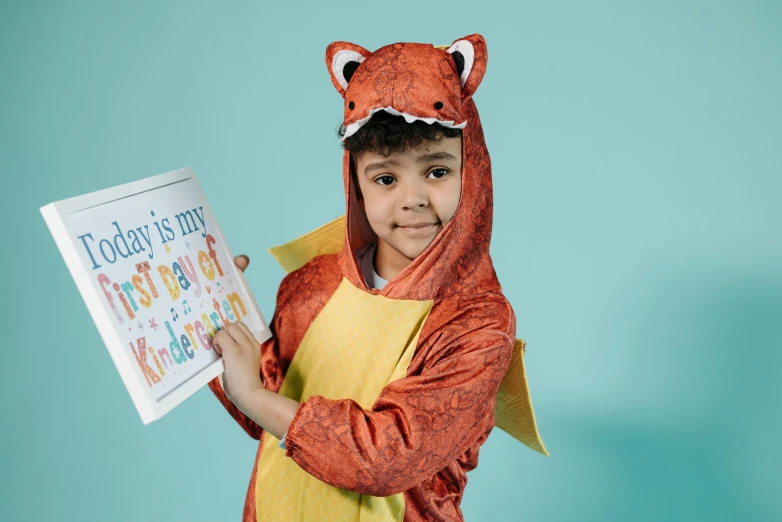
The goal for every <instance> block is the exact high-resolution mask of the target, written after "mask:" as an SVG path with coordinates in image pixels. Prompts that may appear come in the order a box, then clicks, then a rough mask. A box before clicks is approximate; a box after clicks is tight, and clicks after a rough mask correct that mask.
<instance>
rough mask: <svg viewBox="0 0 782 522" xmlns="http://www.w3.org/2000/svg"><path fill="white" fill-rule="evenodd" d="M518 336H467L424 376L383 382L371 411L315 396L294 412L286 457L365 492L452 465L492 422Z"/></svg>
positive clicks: (408, 483)
mask: <svg viewBox="0 0 782 522" xmlns="http://www.w3.org/2000/svg"><path fill="white" fill-rule="evenodd" d="M513 342H514V340H513V339H512V338H511V337H510V336H509V335H507V334H506V333H504V332H501V331H497V330H488V329H485V330H475V331H472V332H470V333H466V334H464V335H462V336H460V337H458V338H457V339H456V340H454V341H452V342H451V343H449V345H448V346H446V347H444V349H442V350H438V353H446V354H447V355H445V356H442V357H438V358H437V361H436V362H434V363H432V364H431V365H430V366H428V367H424V368H423V370H422V372H421V374H420V375H414V376H409V377H405V378H402V379H399V380H396V381H393V382H391V383H389V384H388V385H386V387H385V388H384V389H383V391H382V392H381V394H380V396H379V397H378V399H377V401H376V402H375V404H374V406H373V408H372V410H364V409H362V407H361V406H360V405H359V404H358V403H356V402H355V401H353V400H351V399H342V400H330V399H327V398H324V397H321V396H312V397H310V398H309V399H308V400H307V401H306V402H305V403H303V404H302V405H301V406H300V407H299V409H298V410H297V412H296V415H295V416H294V418H293V421H292V422H291V425H290V427H289V429H288V433H287V436H286V446H287V450H286V455H287V456H289V457H291V458H293V460H294V461H296V462H297V463H298V464H299V466H301V467H302V468H303V469H304V470H305V471H307V472H308V473H310V474H311V475H314V476H315V477H317V478H318V479H320V480H322V481H323V482H326V483H328V484H331V485H333V486H336V487H339V488H343V489H347V490H350V491H354V492H356V493H359V494H363V495H372V496H388V495H393V494H396V493H400V492H402V491H406V490H408V489H410V488H411V487H413V486H416V485H417V484H420V483H421V482H423V481H424V480H426V479H428V478H430V477H431V476H432V475H434V474H435V473H437V472H438V471H440V470H441V469H443V468H444V467H446V466H447V465H448V464H449V463H451V462H453V461H454V460H455V459H456V458H457V457H458V456H459V455H461V454H463V453H464V452H465V451H467V449H469V448H470V447H471V446H472V445H473V444H474V443H475V442H476V441H477V440H478V439H479V438H480V437H481V436H482V435H483V434H484V433H485V432H486V430H487V429H489V428H491V427H493V426H494V405H495V400H496V395H497V390H498V388H499V386H500V382H501V381H502V378H503V376H504V375H505V372H506V371H507V369H508V365H509V364H510V359H511V355H512V351H513Z"/></svg>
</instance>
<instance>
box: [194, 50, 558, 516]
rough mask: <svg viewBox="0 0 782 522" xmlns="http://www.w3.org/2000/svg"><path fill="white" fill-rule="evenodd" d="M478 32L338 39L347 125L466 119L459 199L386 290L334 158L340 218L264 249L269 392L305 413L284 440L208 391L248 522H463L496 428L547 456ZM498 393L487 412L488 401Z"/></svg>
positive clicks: (331, 64) (332, 67) (362, 218)
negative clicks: (246, 468) (229, 440)
mask: <svg viewBox="0 0 782 522" xmlns="http://www.w3.org/2000/svg"><path fill="white" fill-rule="evenodd" d="M486 62H487V54H486V44H485V41H484V39H483V37H481V36H480V35H477V34H476V35H471V36H467V37H465V38H461V39H459V40H456V41H455V42H454V43H453V45H451V46H450V47H446V46H441V47H434V46H432V45H429V44H419V43H396V44H393V45H388V46H385V47H382V48H380V49H378V50H377V51H375V52H373V53H370V52H369V51H367V50H365V49H363V48H362V47H360V46H358V45H354V44H351V43H347V42H334V43H332V44H330V45H329V46H328V48H327V49H326V64H327V66H328V69H329V72H330V74H331V79H332V82H333V83H334V86H335V87H336V88H337V90H338V91H339V93H340V94H341V95H342V96H343V98H344V101H345V113H344V114H345V127H346V136H348V135H351V134H353V133H355V132H356V131H358V130H359V129H360V128H361V126H362V125H363V124H364V123H366V122H367V121H368V120H369V118H370V117H371V116H372V114H373V113H375V112H377V111H380V110H386V111H388V112H391V113H393V114H401V115H403V116H404V117H405V118H406V120H407V121H408V122H412V121H415V120H424V121H426V122H427V123H430V124H431V123H433V122H435V121H436V122H438V124H441V125H445V126H450V127H457V128H463V129H464V130H463V146H462V192H461V199H460V201H459V206H458V208H457V210H456V213H455V214H454V216H453V218H452V219H451V221H449V222H448V223H447V224H446V225H445V227H444V228H443V230H442V231H441V233H440V234H439V235H438V236H437V237H436V238H435V239H434V240H433V241H432V243H431V244H430V245H429V246H428V247H427V249H426V250H425V251H424V252H423V253H422V254H421V255H420V256H418V257H417V258H416V259H415V260H414V261H413V262H412V263H411V264H410V265H409V266H407V267H406V268H405V269H404V270H402V271H401V272H400V273H399V274H398V275H397V276H395V277H394V278H392V279H391V280H390V281H389V282H388V283H387V285H386V286H385V287H384V288H383V289H382V290H377V289H369V288H367V285H366V283H365V281H364V279H363V277H362V275H361V270H360V267H359V266H358V264H357V261H356V256H355V255H354V252H355V251H356V250H358V249H359V248H361V247H362V246H363V245H366V244H368V243H370V242H375V241H376V240H377V238H376V236H375V234H374V232H373V231H372V229H371V228H370V226H369V223H368V221H367V218H366V215H365V214H364V213H363V212H362V211H361V210H360V207H359V206H358V204H357V197H356V188H355V187H354V186H353V184H352V179H351V178H352V177H351V175H350V170H349V152H347V151H345V152H344V155H343V163H342V167H343V171H342V180H343V183H344V188H345V198H346V214H345V216H342V217H340V218H338V219H336V220H334V221H332V222H330V223H327V224H326V225H324V226H322V227H320V228H318V229H316V230H314V231H313V232H310V233H309V234H306V235H305V236H302V237H300V238H298V239H296V240H295V241H293V242H291V243H288V244H286V245H283V246H281V247H277V248H274V249H271V252H272V254H273V255H275V257H277V259H278V260H279V261H280V263H281V264H282V266H283V268H284V269H286V270H287V271H288V272H289V273H288V275H287V276H286V277H285V278H284V279H283V281H282V283H281V284H280V287H279V291H278V294H277V306H276V309H275V313H274V317H273V318H272V321H271V323H270V327H271V330H272V332H273V334H274V335H273V337H272V338H271V339H269V340H268V341H266V342H265V343H263V344H262V345H261V352H262V363H261V368H260V374H261V378H262V380H263V383H264V385H265V387H266V388H267V389H269V390H272V391H275V392H278V393H280V394H283V395H285V396H288V397H291V398H293V399H295V400H297V401H299V402H301V403H302V404H301V406H300V407H299V409H298V411H297V413H296V415H295V417H294V418H293V421H292V423H291V425H290V428H289V430H288V433H287V435H286V447H287V449H281V448H280V447H279V446H278V444H277V443H278V440H277V439H276V438H275V437H273V436H272V435H271V434H269V433H267V432H265V431H264V430H263V429H262V428H261V427H260V426H259V425H258V424H256V423H255V422H254V421H252V420H251V419H249V418H248V417H247V416H245V415H244V414H243V413H242V412H241V411H239V410H238V409H237V408H236V406H235V405H234V404H233V403H231V401H230V400H228V399H227V398H226V396H225V394H224V393H223V390H222V389H221V388H220V384H219V381H218V380H217V379H215V380H213V381H212V382H210V383H209V387H210V388H211V389H212V391H213V392H214V393H215V395H216V396H217V397H218V399H219V400H220V402H221V403H222V404H223V405H224V406H225V408H226V409H227V410H228V412H229V413H230V414H231V415H232V416H233V417H234V419H236V421H237V422H238V423H239V424H240V425H241V426H242V428H244V430H245V431H246V432H247V433H248V434H249V435H250V436H251V437H253V438H255V439H258V440H259V441H260V444H259V446H258V454H257V458H256V462H255V466H254V468H253V473H252V477H251V479H250V487H249V489H248V491H247V501H246V504H245V509H244V520H245V521H247V522H250V521H251V522H255V521H256V520H258V521H267V520H275V521H276V520H285V521H293V520H346V521H348V520H349V521H359V520H361V521H366V520H400V521H401V520H404V521H417V520H462V513H461V510H460V507H459V504H460V501H461V498H462V493H463V491H464V487H465V484H466V482H467V477H466V472H467V471H469V470H471V469H473V468H474V467H475V466H476V465H477V463H478V450H479V448H480V446H481V445H482V444H483V443H484V442H485V441H486V439H487V437H488V436H489V432H490V431H491V429H492V427H493V426H494V425H495V418H496V424H497V425H499V426H500V427H501V428H502V429H504V430H505V431H507V432H508V433H510V434H511V435H512V436H514V437H515V438H517V439H518V440H520V441H521V442H523V443H525V444H527V445H528V446H530V447H532V448H533V449H535V450H537V451H540V452H541V453H544V454H548V453H547V452H546V449H545V447H544V446H543V443H542V441H541V440H540V437H539V434H538V431H537V428H536V425H535V419H534V415H533V411H532V404H531V401H530V398H529V393H528V387H527V384H526V379H525V373H524V363H523V355H524V342H523V341H521V340H516V338H515V335H516V319H515V316H514V314H513V310H512V308H511V306H510V304H509V303H508V301H507V300H506V298H505V297H504V296H503V295H502V289H501V287H500V284H499V282H498V281H497V277H496V275H495V272H494V269H493V266H492V262H491V258H490V257H489V241H490V238H491V228H492V179H491V166H490V162H489V154H488V151H487V150H486V146H485V143H484V138H483V130H482V128H481V122H480V119H479V117H478V112H477V109H476V107H475V103H474V102H473V100H472V95H473V93H474V92H475V90H476V89H477V87H478V85H479V84H480V82H481V79H482V78H483V75H484V72H485V70H486ZM495 403H496V411H495Z"/></svg>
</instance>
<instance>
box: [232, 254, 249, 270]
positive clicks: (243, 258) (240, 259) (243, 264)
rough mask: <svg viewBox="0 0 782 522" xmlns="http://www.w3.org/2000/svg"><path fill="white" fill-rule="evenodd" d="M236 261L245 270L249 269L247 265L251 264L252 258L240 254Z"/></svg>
mask: <svg viewBox="0 0 782 522" xmlns="http://www.w3.org/2000/svg"><path fill="white" fill-rule="evenodd" d="M234 263H235V264H236V267H237V268H238V269H239V270H241V271H242V272H244V271H245V270H246V269H247V265H249V264H250V258H249V257H247V256H246V255H244V254H241V255H238V256H236V257H235V258H234Z"/></svg>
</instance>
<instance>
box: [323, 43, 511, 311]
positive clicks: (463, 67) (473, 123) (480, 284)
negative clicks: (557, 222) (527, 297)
mask: <svg viewBox="0 0 782 522" xmlns="http://www.w3.org/2000/svg"><path fill="white" fill-rule="evenodd" d="M444 47H445V46H443V47H439V48H438V47H434V46H432V45H431V44H421V43H395V44H393V45H387V46H385V47H381V48H380V49H378V50H376V51H375V52H372V53H370V52H369V51H367V50H366V49H364V48H363V47H360V46H358V45H355V44H352V43H348V42H334V43H332V44H330V45H329V46H328V48H327V49H326V64H327V66H328V69H329V73H330V74H331V81H332V83H333V84H334V87H336V89H337V91H338V92H339V93H340V94H341V95H342V97H343V98H344V125H345V137H348V136H351V135H353V134H354V133H356V132H357V131H358V130H359V129H360V128H361V127H362V126H363V125H364V124H365V123H367V122H368V121H369V119H370V118H371V117H372V115H373V114H375V113H377V112H379V111H386V112H389V113H391V114H394V115H402V116H404V118H405V120H406V121H407V122H408V123H411V122H413V121H416V120H422V121H425V122H426V123H428V124H439V125H443V126H445V127H453V128H459V129H463V138H462V189H461V198H460V201H459V205H458V207H457V209H456V212H455V214H454V215H453V218H452V219H451V220H450V221H449V222H448V223H447V224H446V225H445V226H444V227H443V230H441V231H440V233H439V234H438V235H437V237H436V238H435V239H434V240H433V241H432V243H431V244H430V245H429V246H428V247H427V249H426V250H425V251H424V252H423V253H422V254H421V255H419V256H418V257H417V258H415V259H414V260H413V262H412V263H411V264H410V265H409V266H407V267H406V268H405V269H404V270H402V271H401V272H400V273H399V274H397V275H396V276H395V277H394V278H392V279H391V280H390V281H389V282H388V284H387V285H386V286H385V287H384V288H383V289H382V290H380V291H374V292H373V293H379V294H381V295H384V296H386V297H389V298H395V299H414V300H424V299H438V298H443V297H449V296H453V295H457V294H475V293H479V292H485V291H499V289H500V286H499V283H498V281H497V278H496V275H495V272H494V269H493V267H492V262H491V258H490V257H489V242H490V239H491V228H492V208H493V207H492V180H491V163H490V161H489V153H488V151H487V150H486V145H485V143H484V138H483V129H482V128H481V122H480V118H479V117H478V111H477V109H476V107H475V103H474V102H473V100H472V95H473V93H475V90H476V89H477V88H478V85H480V83H481V80H482V79H483V75H484V72H485V71H486V60H487V55H486V42H485V41H484V39H483V37H482V36H480V35H477V34H474V35H471V36H467V37H465V38H461V39H459V40H457V41H455V42H454V43H453V45H451V46H450V47H448V48H444ZM343 139H344V138H343ZM342 179H343V183H344V189H345V199H346V212H345V213H346V216H348V219H346V222H345V237H346V238H347V241H346V242H345V244H344V247H343V249H342V251H341V252H340V264H341V266H342V269H343V273H344V275H345V277H347V278H348V279H349V280H350V282H351V283H353V284H354V285H355V286H356V287H357V288H363V289H365V290H367V291H371V290H369V289H368V288H367V286H366V284H365V282H364V279H363V277H362V276H361V270H360V267H359V266H358V263H357V262H356V258H355V255H354V254H353V253H354V252H355V250H356V249H358V248H360V247H361V246H363V245H364V244H367V243H370V242H375V241H377V236H376V235H375V233H374V232H373V231H372V229H371V227H370V226H369V222H368V221H367V218H366V214H365V213H364V212H363V211H362V210H361V208H360V206H359V205H358V199H357V190H356V187H354V186H353V178H352V176H351V175H350V153H349V152H348V151H345V152H344V156H343V172H342Z"/></svg>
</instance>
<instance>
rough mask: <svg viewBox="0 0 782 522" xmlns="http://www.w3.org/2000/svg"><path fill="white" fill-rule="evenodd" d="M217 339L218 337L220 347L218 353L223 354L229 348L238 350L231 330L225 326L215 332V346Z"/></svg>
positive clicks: (229, 349)
mask: <svg viewBox="0 0 782 522" xmlns="http://www.w3.org/2000/svg"><path fill="white" fill-rule="evenodd" d="M215 339H217V344H218V347H219V349H220V351H219V352H218V353H219V354H220V355H222V354H223V352H224V351H225V350H228V351H229V352H231V351H233V352H235V351H236V341H234V340H233V338H232V337H231V335H230V332H228V331H227V328H223V329H222V330H220V331H219V332H217V333H216V334H215V336H214V339H212V345H213V346H214V341H215Z"/></svg>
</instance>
